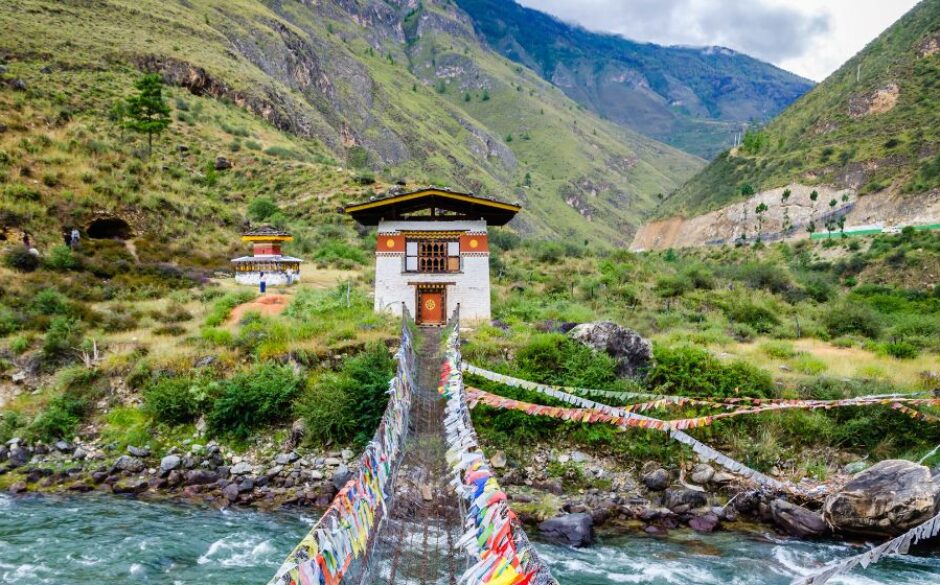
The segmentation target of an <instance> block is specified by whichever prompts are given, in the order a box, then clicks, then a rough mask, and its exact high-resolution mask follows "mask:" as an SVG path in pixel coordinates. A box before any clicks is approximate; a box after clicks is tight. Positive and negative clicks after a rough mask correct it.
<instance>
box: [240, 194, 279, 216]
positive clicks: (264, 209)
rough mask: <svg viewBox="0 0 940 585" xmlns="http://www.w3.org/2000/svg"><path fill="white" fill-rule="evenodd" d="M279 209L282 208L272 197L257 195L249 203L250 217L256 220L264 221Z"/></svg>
mask: <svg viewBox="0 0 940 585" xmlns="http://www.w3.org/2000/svg"><path fill="white" fill-rule="evenodd" d="M278 211H280V208H278V206H277V203H275V202H274V200H273V199H271V198H270V197H255V198H254V199H252V200H251V203H249V204H248V217H249V218H251V219H253V220H255V221H264V220H266V219H268V218H269V217H271V216H272V215H274V214H275V213H277V212H278Z"/></svg>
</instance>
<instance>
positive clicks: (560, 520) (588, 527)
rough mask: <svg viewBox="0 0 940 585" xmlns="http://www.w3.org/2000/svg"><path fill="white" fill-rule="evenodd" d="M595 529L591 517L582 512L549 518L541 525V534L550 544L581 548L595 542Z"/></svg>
mask: <svg viewBox="0 0 940 585" xmlns="http://www.w3.org/2000/svg"><path fill="white" fill-rule="evenodd" d="M593 527H594V522H593V520H592V519H591V515H590V514H587V513H584V512H581V513H577V514H565V515H562V516H555V517H554V518H549V519H548V520H546V521H544V522H542V523H541V524H539V532H540V533H541V535H542V537H543V538H544V539H545V540H547V541H549V542H553V543H556V544H563V545H568V546H578V547H581V546H590V545H591V543H592V542H593V540H594V529H593Z"/></svg>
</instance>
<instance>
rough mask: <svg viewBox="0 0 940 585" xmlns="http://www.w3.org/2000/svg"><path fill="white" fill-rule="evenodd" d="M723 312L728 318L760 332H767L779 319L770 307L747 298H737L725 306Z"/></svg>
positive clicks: (777, 323)
mask: <svg viewBox="0 0 940 585" xmlns="http://www.w3.org/2000/svg"><path fill="white" fill-rule="evenodd" d="M724 312H725V315H727V317H728V319H730V320H732V321H734V322H735V323H742V324H744V325H748V326H750V327H753V328H754V330H755V331H758V332H760V333H769V332H770V331H771V330H772V329H773V328H774V326H776V325H779V324H780V319H779V318H778V317H777V314H776V313H774V311H773V310H772V309H770V308H768V307H765V306H763V305H759V304H757V303H753V302H751V301H748V300H743V299H741V300H738V301H736V302H734V303H732V304H731V305H729V306H727V307H725V308H724Z"/></svg>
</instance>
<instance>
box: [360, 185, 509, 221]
mask: <svg viewBox="0 0 940 585" xmlns="http://www.w3.org/2000/svg"><path fill="white" fill-rule="evenodd" d="M521 210H522V207H520V206H519V205H514V204H512V203H505V202H503V201H497V200H496V199H488V198H485V197H478V196H477V195H474V194H472V193H460V192H458V191H451V190H449V189H442V188H440V187H426V188H423V189H418V190H417V191H411V192H409V193H396V194H393V195H388V196H386V197H381V198H376V199H371V200H369V201H365V202H362V203H355V204H353V205H347V206H346V207H344V208H343V209H342V211H343V212H344V213H348V214H349V215H351V216H352V217H353V219H355V220H356V221H358V222H359V223H361V224H362V225H367V226H373V225H378V224H379V222H380V221H382V220H412V221H447V220H456V219H467V220H479V219H482V220H484V221H486V223H487V224H488V225H495V226H500V225H506V224H507V223H509V221H510V220H512V218H513V217H515V216H516V214H517V213H519V211H521ZM425 211H430V213H421V212H425Z"/></svg>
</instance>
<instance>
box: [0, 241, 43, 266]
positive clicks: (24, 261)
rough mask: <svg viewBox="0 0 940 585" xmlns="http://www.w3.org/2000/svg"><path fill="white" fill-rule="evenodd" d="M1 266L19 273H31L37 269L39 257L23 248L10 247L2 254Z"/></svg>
mask: <svg viewBox="0 0 940 585" xmlns="http://www.w3.org/2000/svg"><path fill="white" fill-rule="evenodd" d="M3 265H4V266H6V267H7V268H12V269H13V270H18V271H20V272H33V271H34V270H36V269H37V268H39V257H38V256H36V255H35V254H31V253H30V252H29V250H27V249H26V248H25V247H24V246H11V247H10V248H7V251H6V252H4V254H3Z"/></svg>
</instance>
